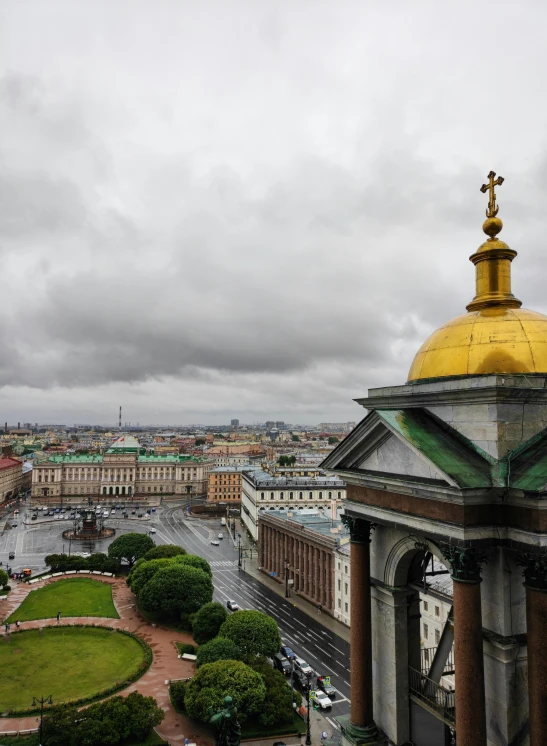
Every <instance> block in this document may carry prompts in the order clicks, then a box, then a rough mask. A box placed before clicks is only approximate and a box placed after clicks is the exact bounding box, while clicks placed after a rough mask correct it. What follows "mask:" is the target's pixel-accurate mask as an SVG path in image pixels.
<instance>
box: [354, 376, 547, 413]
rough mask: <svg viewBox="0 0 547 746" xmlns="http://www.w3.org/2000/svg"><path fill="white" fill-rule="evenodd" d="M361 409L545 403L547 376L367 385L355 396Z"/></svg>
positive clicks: (454, 379)
mask: <svg viewBox="0 0 547 746" xmlns="http://www.w3.org/2000/svg"><path fill="white" fill-rule="evenodd" d="M355 401H356V402H357V403H358V404H360V405H361V406H362V407H365V409H371V410H374V409H405V408H412V407H428V406H441V405H451V404H478V403H481V404H495V403H498V402H511V401H518V402H524V401H526V402H529V403H534V404H547V376H544V375H530V376H476V377H473V378H467V377H462V378H453V379H448V378H447V379H444V380H437V381H430V382H424V383H419V384H418V383H417V384H404V385H402V386H390V387H386V388H377V389H370V390H369V393H368V397H362V398H359V399H355Z"/></svg>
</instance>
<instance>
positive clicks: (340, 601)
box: [338, 599, 349, 614]
mask: <svg viewBox="0 0 547 746" xmlns="http://www.w3.org/2000/svg"><path fill="white" fill-rule="evenodd" d="M338 608H339V609H341V608H342V600H341V599H338ZM344 611H345V612H346V614H347V613H348V611H349V609H348V604H347V603H345V604H344Z"/></svg>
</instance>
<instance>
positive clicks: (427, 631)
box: [424, 624, 429, 640]
mask: <svg viewBox="0 0 547 746" xmlns="http://www.w3.org/2000/svg"><path fill="white" fill-rule="evenodd" d="M424 640H429V628H428V626H427V624H424Z"/></svg>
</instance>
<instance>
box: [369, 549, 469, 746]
mask: <svg viewBox="0 0 547 746" xmlns="http://www.w3.org/2000/svg"><path fill="white" fill-rule="evenodd" d="M383 580H384V583H385V584H386V586H388V587H389V588H392V589H397V591H398V590H399V589H405V591H406V600H405V608H404V610H403V608H401V609H400V610H399V612H398V615H399V616H398V622H399V624H398V629H397V632H396V634H395V648H394V660H395V661H396V667H397V671H398V674H397V680H398V683H397V685H396V686H397V696H396V701H397V708H399V707H400V708H403V709H402V710H401V713H400V715H401V716H402V718H404V719H406V718H408V725H409V738H410V740H411V741H412V742H413V743H415V744H417V746H421V745H422V744H424V745H425V744H426V743H427V744H428V745H429V744H432V746H445V744H449V743H450V742H451V736H450V726H449V725H448V723H450V722H452V723H454V719H455V694H454V651H453V640H454V630H453V626H452V624H451V621H450V619H451V615H452V578H451V576H450V569H449V564H448V563H447V562H446V560H445V559H444V558H443V557H442V555H441V553H440V551H439V549H438V547H437V546H436V545H435V544H433V543H432V542H430V541H428V540H427V539H424V538H422V537H417V536H407V537H405V538H403V539H401V540H400V541H399V542H397V543H396V544H395V545H394V546H393V547H392V549H391V551H390V553H389V555H388V558H387V561H386V564H385V570H384V578H383ZM393 622H394V623H396V618H395V614H394V619H393ZM386 642H387V640H386ZM383 644H384V641H383V640H382V636H381V635H380V637H379V639H378V645H379V646H382V645H383ZM401 685H402V688H401ZM403 689H404V691H405V692H407V693H408V692H410V696H401V695H402V691H403ZM423 733H427V734H428V736H427V738H428V739H429V740H422V739H423V735H420V734H423Z"/></svg>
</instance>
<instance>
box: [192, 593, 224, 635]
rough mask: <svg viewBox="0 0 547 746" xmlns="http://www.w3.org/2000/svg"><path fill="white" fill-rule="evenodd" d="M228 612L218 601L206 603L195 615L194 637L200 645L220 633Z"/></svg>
mask: <svg viewBox="0 0 547 746" xmlns="http://www.w3.org/2000/svg"><path fill="white" fill-rule="evenodd" d="M227 616H228V612H227V611H226V608H225V607H224V606H223V605H222V604H220V603H219V602H218V601H211V603H209V604H204V605H203V606H202V607H201V609H200V610H199V611H198V612H197V614H196V616H195V617H194V621H193V624H192V628H193V637H194V640H195V641H196V642H197V644H198V645H203V644H204V643H206V642H209V640H212V639H213V638H214V637H216V636H217V635H218V631H219V629H220V628H221V626H222V624H223V622H224V621H225V620H226V617H227Z"/></svg>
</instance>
